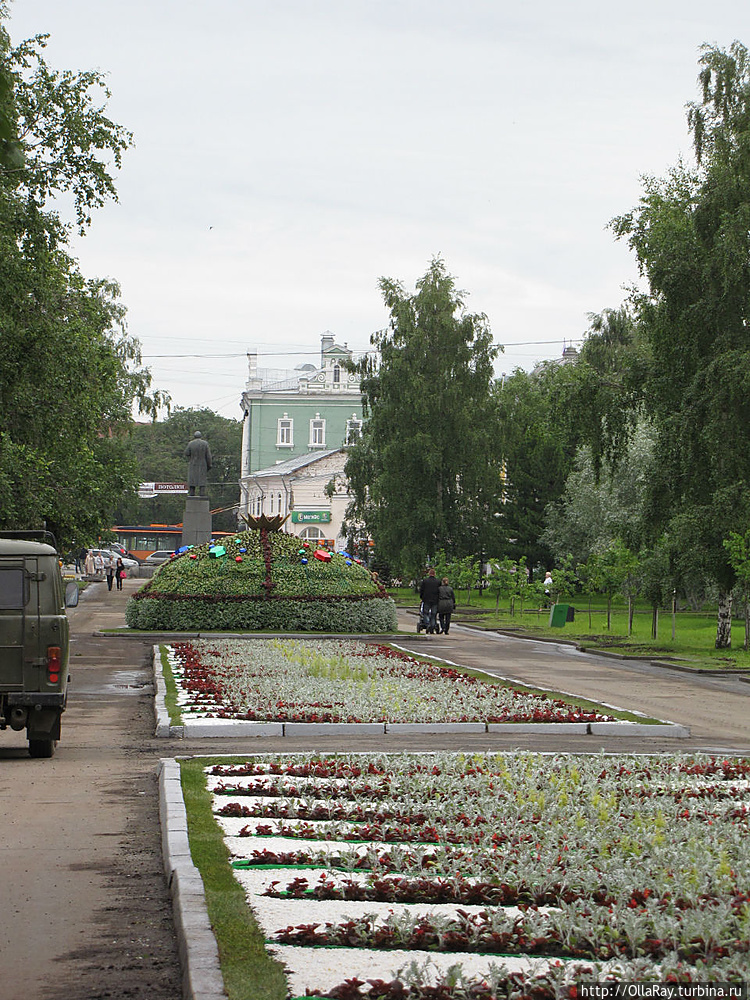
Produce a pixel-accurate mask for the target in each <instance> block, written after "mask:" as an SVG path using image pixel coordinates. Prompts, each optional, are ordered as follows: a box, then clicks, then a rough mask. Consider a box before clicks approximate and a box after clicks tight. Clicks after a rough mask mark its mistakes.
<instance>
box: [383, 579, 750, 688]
mask: <svg viewBox="0 0 750 1000" xmlns="http://www.w3.org/2000/svg"><path fill="white" fill-rule="evenodd" d="M389 593H390V595H391V596H392V597H393V598H394V600H395V601H396V604H397V605H398V607H400V608H406V607H411V608H414V609H415V610H416V608H417V607H418V605H419V598H418V597H417V596H416V594H415V593H414V591H412V590H410V589H409V588H407V587H403V588H401V589H399V590H390V591H389ZM456 600H457V608H456V611H455V613H454V615H453V621H454V622H457V623H461V624H466V625H475V626H477V627H478V628H488V629H502V630H504V631H514V632H518V633H519V634H524V635H530V636H538V637H539V638H555V639H572V640H575V641H576V642H578V643H579V644H580V645H581V646H582V647H583V648H587V649H611V650H612V651H614V652H618V653H624V654H627V655H630V656H644V657H649V658H653V657H655V656H662V657H665V658H670V659H676V660H678V661H679V662H681V663H682V664H683V665H685V666H691V667H694V668H696V669H701V668H702V669H715V670H718V669H720V670H750V652H746V651H745V650H744V649H743V648H742V647H743V644H744V642H745V624H744V621H742V620H739V619H736V620H735V621H734V623H733V625H732V648H731V649H715V648H714V642H715V640H716V612H715V610H712V609H709V610H706V611H696V612H694V611H678V612H677V614H676V615H675V618H674V638H672V626H673V621H672V613H671V610H660V612H659V619H658V630H657V639H656V641H654V640H653V639H652V638H651V626H652V614H651V609H650V608H648V607H646V605H645V603H643V602H642V603H641V604H637V605H636V612H635V615H634V618H633V632H632V635H628V609H627V605H626V604H625V602H624V601H622V600H621V601H620V602H618V603H613V605H612V615H611V628H610V629H607V606H606V601H605V600H604V599H603V598H599V599H597V600H596V601H592V602H591V604H590V605H589V600H588V598H587V597H583V596H581V597H578V598H576V597H573V598H571V599H570V600H567V599H566V601H565V603H567V604H570V605H572V606H573V607H574V608H575V621H573V622H568V623H567V624H566V625H565V626H564V627H563V628H550V627H549V609H543V608H539V607H534V608H525V609H524V610H523V611H521V610H520V609H519V606H518V605H517V606H516V612H515V614H514V615H511V613H510V610H509V609H508V607H507V606H503V605H502V604H501V607H500V609H499V611H496V609H495V604H496V602H495V598H494V597H487V596H484V595H480V594H479V593H477V591H472V594H471V602H470V603H467V595H466V591H456Z"/></svg>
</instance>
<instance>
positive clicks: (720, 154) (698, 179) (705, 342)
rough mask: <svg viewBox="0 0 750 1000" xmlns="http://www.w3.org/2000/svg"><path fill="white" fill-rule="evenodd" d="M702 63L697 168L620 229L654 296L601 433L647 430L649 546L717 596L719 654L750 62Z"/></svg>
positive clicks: (639, 316)
mask: <svg viewBox="0 0 750 1000" xmlns="http://www.w3.org/2000/svg"><path fill="white" fill-rule="evenodd" d="M700 65H701V70H700V76H699V82H700V88H701V90H700V99H699V101H698V102H697V103H694V104H691V105H690V106H689V109H688V124H689V127H690V130H691V133H692V139H693V148H694V153H695V163H694V165H692V166H687V165H685V164H684V163H682V162H680V163H678V164H677V166H676V167H674V168H673V169H672V170H670V171H669V172H668V174H667V175H666V177H664V178H662V179H658V178H647V179H646V180H645V182H644V193H643V195H642V197H641V199H640V202H639V204H638V206H637V207H636V208H635V209H633V211H631V212H629V213H627V214H625V215H623V216H620V217H619V218H617V219H615V220H614V221H613V223H612V226H613V229H614V232H615V234H616V235H617V237H618V238H622V239H625V240H627V242H628V244H629V245H630V247H631V248H632V250H633V251H634V253H635V255H636V258H637V260H638V265H639V268H640V272H641V275H642V276H643V278H644V279H645V280H646V282H647V285H648V288H647V290H646V291H645V292H642V293H634V294H633V297H632V305H633V309H634V311H635V319H636V328H637V334H638V338H639V346H640V348H641V350H640V352H639V353H638V365H637V366H632V365H631V366H630V367H629V369H628V370H627V371H626V376H628V377H625V378H623V379H622V380H621V384H622V385H623V389H624V391H623V394H622V407H621V413H620V414H619V415H618V413H617V405H616V400H615V406H614V407H609V410H608V412H609V413H611V414H613V415H614V423H613V424H612V425H611V426H607V425H606V423H600V425H599V432H600V433H601V435H602V436H603V438H604V439H605V441H606V442H607V445H608V446H609V449H610V454H612V453H613V452H616V451H617V448H616V447H615V448H613V447H612V443H613V442H616V441H617V434H618V432H619V431H621V430H622V428H623V427H624V426H626V424H627V420H628V417H629V418H630V420H631V421H632V422H633V424H634V423H635V422H636V421H637V418H638V417H639V416H640V415H642V414H645V415H646V417H647V418H648V419H649V420H650V422H651V425H652V427H653V429H654V435H655V443H654V462H653V466H652V474H651V477H650V483H649V490H648V497H647V500H646V504H645V507H644V512H645V513H644V516H645V522H646V524H647V525H648V526H649V528H650V535H651V539H652V542H655V541H656V540H657V539H658V538H660V537H662V536H663V535H664V534H666V536H667V537H668V538H669V539H670V544H671V545H672V547H673V555H679V556H680V558H681V560H682V562H683V563H686V562H690V563H691V564H693V565H694V566H697V565H698V564H700V566H701V567H702V572H703V573H704V574H706V577H707V578H708V579H710V580H712V581H713V582H714V583H715V585H716V586H717V587H718V590H719V594H720V609H719V627H718V629H717V640H716V642H717V646H720V647H721V646H725V645H728V644H729V628H728V623H729V621H730V615H731V610H730V609H731V598H730V594H731V589H732V586H733V584H734V580H735V571H734V569H733V567H732V565H731V563H730V560H729V558H728V553H727V552H726V549H725V548H724V546H723V544H722V541H723V538H725V537H727V535H728V534H729V532H730V531H731V530H734V529H737V530H744V528H743V527H742V526H743V525H744V519H745V516H746V511H747V509H748V507H749V506H750V489H749V487H748V484H750V339H749V337H748V323H749V321H750V62H749V60H748V54H747V50H746V48H745V47H744V46H743V45H741V44H740V43H739V42H735V43H733V44H732V45H731V46H730V48H729V50H728V51H724V50H722V49H719V48H715V47H710V46H704V47H703V50H702V55H701V59H700ZM636 373H637V378H636V377H634V376H635V374H636ZM604 450H605V449H602V451H604ZM595 457H596V456H595ZM675 547H676V548H675ZM673 565H674V560H673Z"/></svg>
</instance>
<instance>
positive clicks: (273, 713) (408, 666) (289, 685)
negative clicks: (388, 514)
mask: <svg viewBox="0 0 750 1000" xmlns="http://www.w3.org/2000/svg"><path fill="white" fill-rule="evenodd" d="M167 659H168V662H169V665H170V669H171V671H172V676H173V677H174V679H175V681H176V683H177V688H178V703H179V705H180V708H181V713H182V718H183V720H185V719H187V718H191V719H195V718H219V719H241V720H247V721H252V722H349V723H351V722H359V723H361V722H384V723H414V722H418V723H429V722H431V723H451V722H480V723H496V722H527V723H529V722H531V723H540V722H554V723H560V722H601V721H608V720H611V719H612V716H611V715H602V714H601V713H599V712H596V711H594V710H591V709H583V708H579V707H577V706H575V705H571V704H569V703H568V702H565V701H563V700H561V699H558V698H553V697H551V696H547V695H544V694H537V693H532V692H525V691H519V690H516V689H514V688H513V687H510V686H507V685H504V684H498V683H492V682H490V681H484V680H480V679H478V678H476V677H472V676H470V675H469V674H466V673H462V672H461V671H459V670H456V669H454V668H452V667H447V666H440V665H438V664H435V663H431V662H427V661H424V660H418V659H417V658H416V657H414V656H411V655H410V654H408V653H406V652H403V651H401V650H398V649H393V648H392V647H390V646H386V645H384V644H382V643H377V642H363V641H356V640H352V639H321V640H319V641H316V642H315V644H314V645H313V644H312V643H311V642H310V641H309V640H303V639H218V638H217V639H201V640H191V641H190V642H177V643H173V644H172V645H171V646H170V647H169V648H168V656H167Z"/></svg>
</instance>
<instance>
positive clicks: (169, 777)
mask: <svg viewBox="0 0 750 1000" xmlns="http://www.w3.org/2000/svg"><path fill="white" fill-rule="evenodd" d="M159 820H160V822H161V829H162V855H163V858H164V871H165V873H166V876H167V880H168V882H169V891H170V893H171V896H172V909H173V913H174V923H175V931H176V933H177V947H178V950H179V954H180V966H181V968H182V995H183V998H184V1000H226V995H227V994H226V991H225V989H224V979H223V977H222V974H221V965H220V964H219V949H218V947H217V944H216V938H215V937H214V932H213V930H212V928H211V922H210V920H209V919H208V910H207V909H206V899H205V895H204V891H203V880H202V879H201V877H200V873H199V871H198V869H197V868H196V867H195V865H194V864H193V859H192V857H191V854H190V844H189V842H188V827H187V814H186V812H185V801H184V799H183V797H182V783H181V781H180V765H179V764H178V763H177V761H176V760H175V759H174V758H166V759H163V760H161V761H160V762H159Z"/></svg>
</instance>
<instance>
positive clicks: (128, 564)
mask: <svg viewBox="0 0 750 1000" xmlns="http://www.w3.org/2000/svg"><path fill="white" fill-rule="evenodd" d="M89 552H90V553H91V558H92V559H96V557H97V556H101V557H102V559H103V560H104V565H105V566H106V564H107V562H108V561H109V560H110V559H111V560H112V561H113V562H114V563H116V562H117V560H118V559H122V564H123V566H124V567H125V569H126V570H128V571H130V570H133V569H137V568H138V567H139V566H140V563H139V562H138V560H137V559H131V558H129V557H128V556H121V555H120V553H119V552H115V550H114V549H89Z"/></svg>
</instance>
